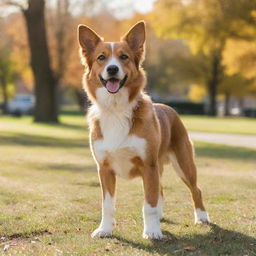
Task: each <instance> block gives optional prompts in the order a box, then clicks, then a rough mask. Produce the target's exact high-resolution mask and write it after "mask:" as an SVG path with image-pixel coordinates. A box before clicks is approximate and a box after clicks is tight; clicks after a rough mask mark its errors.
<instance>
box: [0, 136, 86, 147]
mask: <svg viewBox="0 0 256 256" xmlns="http://www.w3.org/2000/svg"><path fill="white" fill-rule="evenodd" d="M3 135H4V136H1V137H0V144H1V145H22V146H42V147H48V146H50V147H69V148H70V147H71V148H72V147H83V148H84V147H88V146H89V144H88V140H87V139H86V138H85V139H70V138H68V139H65V138H53V137H48V136H42V135H28V134H23V133H6V134H3Z"/></svg>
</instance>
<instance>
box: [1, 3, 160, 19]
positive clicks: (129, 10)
mask: <svg viewBox="0 0 256 256" xmlns="http://www.w3.org/2000/svg"><path fill="white" fill-rule="evenodd" d="M0 1H1V0H0ZM14 1H16V2H17V3H19V4H23V5H25V4H26V2H27V0H14ZM155 1H156V0H111V1H109V0H101V1H97V2H96V3H99V4H98V5H96V8H95V12H97V11H101V10H102V9H104V8H106V7H107V9H108V10H109V11H110V12H111V13H113V15H114V16H115V17H116V18H118V19H122V18H130V17H131V16H132V15H133V13H134V12H139V13H143V14H144V13H147V12H150V11H151V10H152V9H153V5H154V2H155ZM46 2H48V4H49V5H55V3H56V0H46ZM84 2H86V1H85V0H71V4H73V6H74V7H76V6H77V8H74V12H78V13H79V10H81V8H79V3H80V4H81V3H82V4H83V3H84ZM102 3H103V4H102ZM103 6H104V7H103ZM16 11H18V9H17V8H15V7H1V8H0V15H1V16H7V15H8V14H10V13H12V12H16Z"/></svg>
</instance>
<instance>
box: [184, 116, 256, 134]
mask: <svg viewBox="0 0 256 256" xmlns="http://www.w3.org/2000/svg"><path fill="white" fill-rule="evenodd" d="M181 119H182V121H183V122H184V124H185V126H186V127H187V128H188V129H189V130H190V131H201V132H220V133H238V134H254V135H256V119H253V118H242V117H217V118H216V117H207V116H181Z"/></svg>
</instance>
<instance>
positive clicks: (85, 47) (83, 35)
mask: <svg viewBox="0 0 256 256" xmlns="http://www.w3.org/2000/svg"><path fill="white" fill-rule="evenodd" d="M101 41H102V38H101V37H100V36H99V35H97V33H96V32H94V31H93V30H92V29H90V28H89V27H87V26H85V25H79V26H78V42H79V44H80V47H81V48H82V54H83V56H84V57H85V58H86V61H87V63H88V64H89V65H90V57H91V56H92V54H93V52H94V49H95V47H96V46H97V44H98V43H99V42H101Z"/></svg>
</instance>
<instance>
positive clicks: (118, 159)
mask: <svg viewBox="0 0 256 256" xmlns="http://www.w3.org/2000/svg"><path fill="white" fill-rule="evenodd" d="M96 97H97V105H94V107H93V109H92V111H94V116H95V115H96V116H97V117H98V119H99V122H100V128H101V132H102V135H103V138H102V139H100V140H96V141H94V142H93V145H92V149H93V152H94V157H95V159H96V161H98V162H100V163H101V162H103V161H104V159H105V158H106V157H108V159H109V160H110V161H109V162H110V164H111V167H112V168H113V170H114V171H115V172H116V174H118V175H120V176H122V177H124V178H128V177H129V171H130V170H131V168H132V166H133V165H132V163H131V161H130V160H131V159H132V158H133V157H135V156H139V157H141V158H142V159H144V158H145V154H146V140H145V139H143V138H140V137H138V136H135V135H129V131H130V129H131V126H132V114H133V109H134V107H135V106H136V105H137V101H136V100H135V101H133V102H131V103H130V102H129V98H128V90H127V88H122V89H121V90H120V92H118V93H117V94H113V95H112V94H109V93H108V92H107V91H106V90H105V88H98V89H97V91H96Z"/></svg>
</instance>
